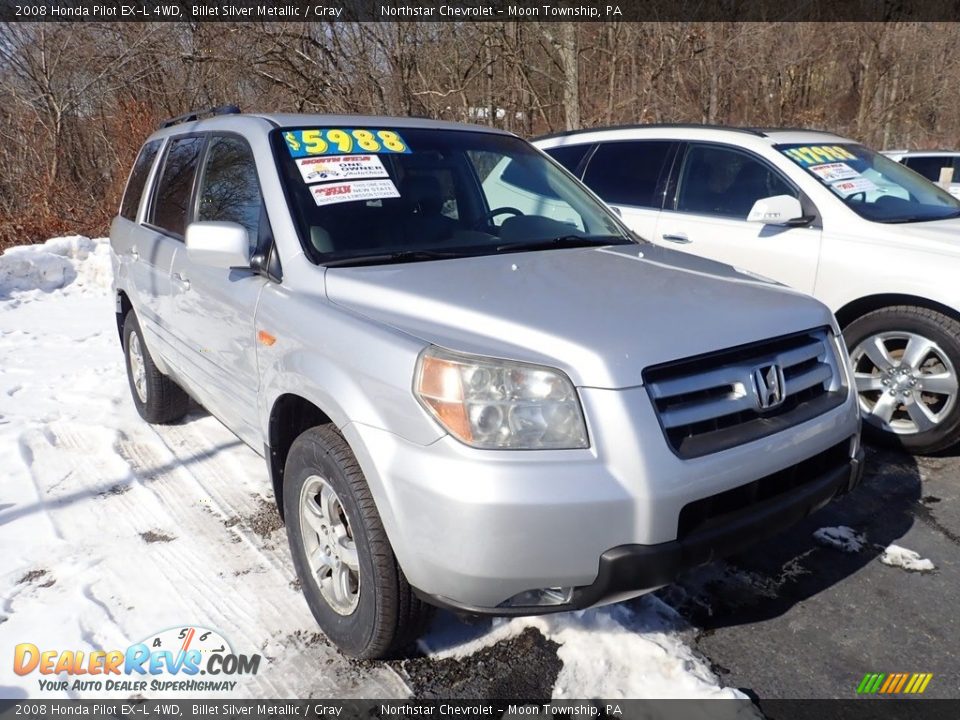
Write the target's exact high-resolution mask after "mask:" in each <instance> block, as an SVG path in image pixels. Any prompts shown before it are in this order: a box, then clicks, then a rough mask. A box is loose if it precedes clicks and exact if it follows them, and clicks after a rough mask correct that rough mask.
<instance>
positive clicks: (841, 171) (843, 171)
mask: <svg viewBox="0 0 960 720" xmlns="http://www.w3.org/2000/svg"><path fill="white" fill-rule="evenodd" d="M810 172H812V173H813V174H814V175H816V176H817V177H819V178H820V179H821V180H823V181H824V182H828V183H829V182H835V181H837V180H849V179H850V178H856V177H860V173H858V172H857V171H856V170H854V169H853V168H852V167H850V166H849V165H847V164H846V163H826V164H824V165H814V166H813V167H811V168H810Z"/></svg>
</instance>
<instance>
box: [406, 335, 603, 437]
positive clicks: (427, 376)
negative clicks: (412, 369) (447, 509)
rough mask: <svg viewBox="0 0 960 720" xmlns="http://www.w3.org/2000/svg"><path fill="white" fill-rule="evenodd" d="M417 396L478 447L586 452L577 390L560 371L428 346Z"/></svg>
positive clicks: (445, 424)
mask: <svg viewBox="0 0 960 720" xmlns="http://www.w3.org/2000/svg"><path fill="white" fill-rule="evenodd" d="M413 387H414V394H415V395H416V396H417V399H418V400H420V402H421V403H423V405H424V407H426V408H427V410H429V411H430V413H431V414H432V415H433V416H434V417H435V418H436V419H437V421H438V422H439V423H440V424H441V425H443V427H444V428H446V429H447V430H448V431H449V432H450V434H451V435H453V436H454V437H456V438H457V439H458V440H461V441H462V442H464V443H466V444H467V445H472V446H473V447H478V448H499V449H505V450H542V449H559V448H585V447H589V443H588V442H587V428H586V424H585V423H584V420H583V411H582V410H581V409H580V401H579V399H578V398H577V392H576V390H574V388H573V384H572V383H571V382H570V379H569V378H568V377H567V376H566V375H564V374H563V373H562V372H560V371H559V370H553V369H551V368H547V367H541V366H539V365H529V364H527V363H519V362H511V361H509V360H496V359H494V358H485V357H479V356H473V355H458V354H455V353H451V352H448V351H446V350H441V349H440V348H436V347H428V348H426V349H425V350H424V351H423V352H422V353H420V358H419V360H418V361H417V370H416V377H415V378H414V385H413Z"/></svg>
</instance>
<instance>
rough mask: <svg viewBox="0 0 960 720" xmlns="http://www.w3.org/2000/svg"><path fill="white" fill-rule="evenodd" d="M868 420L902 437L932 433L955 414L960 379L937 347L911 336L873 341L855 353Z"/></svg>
mask: <svg viewBox="0 0 960 720" xmlns="http://www.w3.org/2000/svg"><path fill="white" fill-rule="evenodd" d="M851 359H852V360H853V367H854V369H855V373H854V380H855V382H856V385H857V393H858V394H859V396H860V408H861V410H862V411H863V413H864V415H863V417H864V420H865V421H866V422H868V423H871V424H873V425H875V426H877V427H879V428H881V429H884V430H888V431H889V432H893V433H896V434H898V435H914V434H916V433H921V432H926V431H928V430H932V429H933V428H934V427H936V426H937V425H939V424H940V423H941V422H942V421H943V420H944V419H945V418H946V417H947V416H949V415H950V412H951V411H952V410H953V408H954V405H955V404H956V400H957V373H956V370H955V368H954V367H953V363H951V362H950V358H949V357H948V356H947V353H945V352H944V351H943V350H942V349H941V348H940V346H939V345H937V343H935V342H934V341H933V340H930V339H929V338H926V337H923V336H922V335H918V334H916V333H912V332H884V333H877V334H875V335H871V336H870V337H868V338H866V339H865V340H864V341H863V342H861V343H860V344H859V345H857V346H856V347H855V348H854V349H853V353H851Z"/></svg>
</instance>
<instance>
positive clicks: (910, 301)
mask: <svg viewBox="0 0 960 720" xmlns="http://www.w3.org/2000/svg"><path fill="white" fill-rule="evenodd" d="M894 305H914V306H916V307H922V308H927V309H928V310H935V311H936V312H939V313H943V314H944V315H946V316H947V317H951V318H953V319H954V320H957V321H960V312H958V311H957V310H956V309H954V308H952V307H949V306H948V305H942V304H941V303H938V302H934V301H933V300H930V299H928V298H922V297H917V296H916V295H897V294H893V293H889V294H885V295H869V296H867V297H863V298H860V299H858V300H854V301H853V302H851V303H847V304H846V305H844V306H843V307H842V308H840V309H839V310H837V313H836V315H837V322H838V323H839V324H840V329H841V330H842V329H843V328H845V327H846V326H847V325H849V324H850V323H852V322H853V321H854V320H856V319H857V318H861V317H863V316H864V315H866V314H867V313H870V312H873V311H874V310H880V309H882V308H885V307H892V306H894Z"/></svg>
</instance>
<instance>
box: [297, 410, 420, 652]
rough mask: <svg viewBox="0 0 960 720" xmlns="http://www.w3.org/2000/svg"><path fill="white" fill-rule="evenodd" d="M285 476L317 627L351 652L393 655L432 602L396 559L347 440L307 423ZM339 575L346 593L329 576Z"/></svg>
mask: <svg viewBox="0 0 960 720" xmlns="http://www.w3.org/2000/svg"><path fill="white" fill-rule="evenodd" d="M283 477H284V479H283V505H284V517H285V518H286V526H287V538H288V539H289V541H290V552H291V554H292V556H293V564H294V567H295V568H296V571H297V576H298V577H299V578H300V584H301V586H302V588H303V594H304V596H305V597H306V600H307V605H309V607H310V611H311V612H312V613H313V616H314V617H315V618H316V620H317V623H318V624H319V625H320V628H321V630H323V632H324V633H325V634H326V636H327V637H328V638H329V639H330V640H331V641H332V642H333V643H334V644H335V645H336V646H337V647H338V648H340V650H341V651H342V652H344V653H345V654H347V655H351V656H353V657H355V658H360V659H373V658H385V657H393V656H396V655H397V654H398V653H399V652H400V651H401V650H403V649H404V648H405V647H407V646H408V645H410V644H411V643H412V642H413V641H414V640H416V639H417V638H418V637H419V636H420V635H421V634H422V633H423V631H424V630H425V628H426V626H427V624H428V622H429V620H430V617H431V615H432V611H433V608H432V607H431V606H430V605H427V604H426V603H424V602H422V601H421V600H420V599H419V598H418V597H417V596H416V595H415V594H414V593H413V591H412V589H411V588H410V585H409V584H408V583H407V580H406V578H405V577H404V575H403V571H402V570H401V569H400V566H399V565H398V564H397V559H396V557H395V556H394V554H393V549H392V548H391V547H390V541H389V540H388V539H387V534H386V532H385V531H384V529H383V524H382V522H381V521H380V515H379V513H378V512H377V508H376V505H375V504H374V501H373V497H372V496H371V494H370V490H369V488H368V487H367V482H366V480H365V478H364V476H363V472H362V471H361V470H360V467H359V465H358V464H357V460H356V458H355V457H354V455H353V452H352V451H351V450H350V446H349V445H347V442H346V441H345V440H344V439H343V436H342V435H340V433H339V432H338V431H337V430H336V428H335V427H333V426H332V425H322V426H319V427H314V428H311V429H310V430H307V431H305V432H304V433H303V434H301V435H300V436H299V437H298V438H297V439H296V440H294V442H293V445H292V446H291V448H290V452H289V454H288V455H287V461H286V465H285V467H284V474H283ZM330 491H332V492H333V495H332V496H331V495H330V494H329V492H330ZM311 498H312V499H313V504H312V505H311V502H310V501H311ZM318 509H319V513H318V512H316V510H318ZM330 518H335V519H334V520H330ZM318 525H319V528H318V527H317V526H318ZM335 526H337V527H335ZM321 546H322V547H321ZM308 556H310V557H313V565H311V560H310V559H308ZM351 564H353V565H355V568H352V567H351ZM335 568H337V569H335ZM344 574H347V575H348V579H347V581H346V586H347V591H346V592H344V591H343V587H344V584H343V583H339V584H338V583H336V582H335V581H334V580H335V579H336V578H338V577H342V576H343V575H344ZM354 592H355V597H354Z"/></svg>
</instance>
